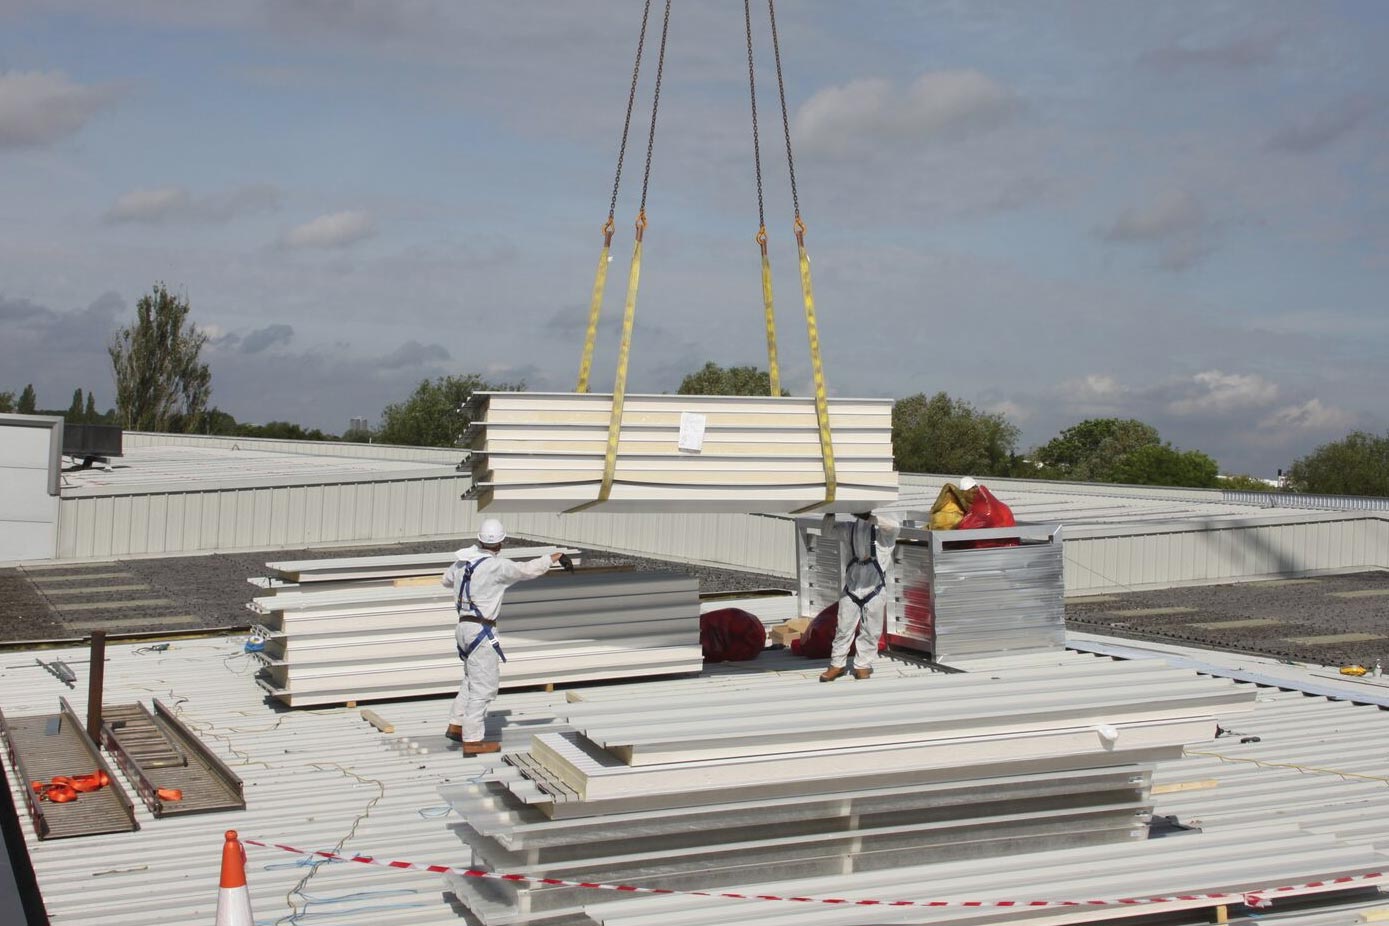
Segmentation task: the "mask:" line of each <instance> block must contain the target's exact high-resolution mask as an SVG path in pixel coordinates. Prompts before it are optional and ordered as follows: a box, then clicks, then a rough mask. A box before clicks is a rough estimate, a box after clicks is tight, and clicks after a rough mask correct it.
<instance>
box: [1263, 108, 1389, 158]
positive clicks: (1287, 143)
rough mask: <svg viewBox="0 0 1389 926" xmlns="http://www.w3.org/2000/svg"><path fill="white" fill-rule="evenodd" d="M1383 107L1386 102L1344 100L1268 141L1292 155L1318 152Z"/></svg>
mask: <svg viewBox="0 0 1389 926" xmlns="http://www.w3.org/2000/svg"><path fill="white" fill-rule="evenodd" d="M1383 108H1384V103H1382V102H1378V101H1374V100H1370V99H1367V98H1364V97H1353V98H1350V99H1346V100H1342V101H1340V102H1339V103H1336V104H1334V105H1332V106H1328V107H1327V108H1325V109H1322V110H1319V111H1317V112H1315V113H1311V114H1310V115H1306V116H1303V117H1301V118H1299V119H1295V120H1293V121H1292V122H1289V123H1288V124H1287V125H1284V126H1283V127H1282V128H1280V129H1279V130H1278V131H1277V132H1275V133H1273V135H1272V136H1271V137H1270V138H1269V140H1268V147H1269V149H1270V150H1273V151H1284V152H1287V153H1290V154H1307V153H1309V152H1312V151H1318V150H1320V149H1322V148H1325V147H1327V146H1328V145H1330V144H1332V143H1333V142H1335V141H1336V140H1337V139H1340V138H1341V137H1343V136H1345V135H1348V134H1350V133H1351V132H1352V131H1354V130H1355V128H1356V127H1357V126H1358V125H1360V123H1362V122H1364V121H1365V120H1366V119H1367V118H1368V117H1369V116H1371V115H1373V114H1374V113H1376V112H1378V111H1379V110H1380V109H1383Z"/></svg>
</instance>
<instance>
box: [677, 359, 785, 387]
mask: <svg viewBox="0 0 1389 926" xmlns="http://www.w3.org/2000/svg"><path fill="white" fill-rule="evenodd" d="M675 392H676V394H677V395H766V396H769V395H771V394H772V377H771V374H770V373H768V372H767V371H766V370H759V369H757V367H727V368H725V367H721V366H719V365H718V364H717V363H714V362H713V361H712V360H711V361H710V362H708V363H706V364H705V365H704V366H703V367H702V368H701V369H699V370H698V371H696V372H694V373H691V374H689V375H688V376H686V377H685V378H684V379H682V380H681V381H680V388H679V389H677V390H675ZM781 394H782V395H790V394H791V393H789V392H787V391H786V390H785V389H783V390H781Z"/></svg>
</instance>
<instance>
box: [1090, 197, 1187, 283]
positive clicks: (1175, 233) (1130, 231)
mask: <svg viewBox="0 0 1389 926" xmlns="http://www.w3.org/2000/svg"><path fill="white" fill-rule="evenodd" d="M1212 232H1213V227H1212V223H1211V222H1210V220H1209V219H1208V218H1207V216H1206V211H1205V209H1204V208H1203V207H1202V205H1201V203H1200V201H1199V200H1197V199H1196V197H1194V196H1192V195H1191V194H1190V193H1188V192H1186V191H1185V190H1179V191H1173V192H1168V193H1165V194H1163V195H1161V196H1159V197H1157V198H1156V199H1153V200H1150V201H1149V202H1147V203H1145V204H1143V205H1141V206H1129V207H1128V208H1126V209H1125V210H1124V211H1123V212H1121V213H1120V214H1119V216H1118V217H1117V218H1116V219H1115V220H1114V221H1113V222H1111V223H1110V224H1109V225H1107V226H1105V227H1103V228H1100V229H1098V230H1097V234H1098V235H1099V237H1100V238H1101V239H1102V240H1104V241H1108V242H1111V243H1114V244H1127V245H1140V246H1150V247H1155V248H1156V249H1157V255H1158V266H1159V267H1161V268H1162V269H1164V270H1171V271H1181V270H1186V269H1188V268H1190V267H1193V266H1195V265H1196V264H1198V263H1200V262H1201V261H1202V260H1204V259H1205V258H1206V257H1207V256H1208V255H1209V254H1210V253H1211V250H1212V247H1211V243H1210V236H1211V234H1212Z"/></svg>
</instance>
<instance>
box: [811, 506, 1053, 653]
mask: <svg viewBox="0 0 1389 926" xmlns="http://www.w3.org/2000/svg"><path fill="white" fill-rule="evenodd" d="M922 523H924V518H923V519H921V520H920V521H918V520H914V519H912V518H910V517H908V518H907V519H905V520H903V522H902V533H901V535H900V536H899V537H898V541H897V548H896V550H895V551H894V553H893V557H892V564H893V568H892V570H891V572H890V573H889V574H888V577H887V578H888V584H887V594H888V609H887V627H886V628H885V634H884V638H885V639H886V640H887V645H888V646H889V647H891V648H894V649H902V650H910V651H913V652H917V653H925V654H929V655H930V656H931V658H932V659H933V660H934V661H936V662H939V663H947V664H948V663H949V662H950V661H951V660H954V659H960V658H964V657H968V656H977V655H992V654H997V653H1022V652H1038V651H1046V650H1059V649H1061V648H1062V647H1063V646H1064V645H1065V607H1064V594H1065V580H1064V575H1063V571H1062V556H1061V525H1060V524H1020V525H1017V526H1015V527H1004V528H989V529H984V530H964V531H960V530H956V531H932V530H926V529H925V528H922V527H920V526H918V525H920V524H922ZM821 526H822V522H821V519H820V518H798V519H797V521H796V527H797V539H798V543H797V548H796V553H797V556H796V563H797V573H798V577H799V580H800V594H801V613H802V615H804V616H807V617H810V616H814V615H816V614H818V613H819V612H820V611H821V610H822V609H823V608H825V607H827V606H829V605H831V604H834V603H835V602H837V601H838V600H839V596H840V587H841V582H842V580H843V578H842V573H841V572H840V562H839V552H838V550H839V548H838V544H837V543H830V544H822V543H820V531H821ZM1004 538H1015V539H1017V540H1019V541H1020V543H1019V544H1018V545H1017V546H1006V547H981V548H974V549H967V548H965V549H962V548H961V547H960V546H959V545H960V544H965V543H969V542H973V541H979V540H997V539H1004Z"/></svg>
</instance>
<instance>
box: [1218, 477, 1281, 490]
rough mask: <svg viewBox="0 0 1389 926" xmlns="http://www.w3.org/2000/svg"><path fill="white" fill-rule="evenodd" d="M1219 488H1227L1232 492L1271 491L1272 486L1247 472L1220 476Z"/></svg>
mask: <svg viewBox="0 0 1389 926" xmlns="http://www.w3.org/2000/svg"><path fill="white" fill-rule="evenodd" d="M1219 485H1220V488H1222V489H1229V490H1230V491H1232V492H1272V491H1274V487H1273V486H1271V485H1269V484H1268V483H1267V482H1264V481H1263V480H1262V479H1260V478H1259V477H1258V476H1251V475H1249V474H1248V473H1234V474H1231V475H1229V476H1221V477H1220V483H1219Z"/></svg>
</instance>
